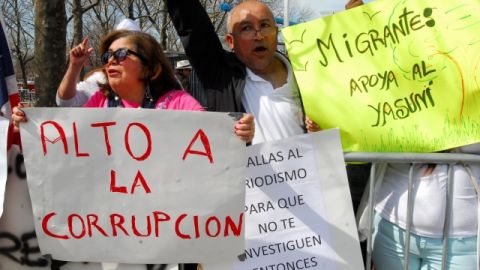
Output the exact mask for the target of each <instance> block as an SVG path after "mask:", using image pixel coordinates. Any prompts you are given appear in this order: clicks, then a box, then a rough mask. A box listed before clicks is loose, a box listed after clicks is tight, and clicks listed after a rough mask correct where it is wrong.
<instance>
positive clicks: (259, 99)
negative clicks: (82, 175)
mask: <svg viewBox="0 0 480 270" xmlns="http://www.w3.org/2000/svg"><path fill="white" fill-rule="evenodd" d="M165 3H166V8H167V11H168V13H169V15H170V18H171V20H172V22H173V25H174V27H175V29H176V31H177V33H178V35H179V36H180V39H181V41H182V43H183V47H184V49H185V53H186V56H187V58H188V60H185V61H179V62H178V63H177V65H176V68H175V69H174V68H173V67H172V66H171V64H170V63H169V61H168V60H167V58H166V57H165V55H164V53H163V49H162V48H161V46H160V44H159V43H158V42H157V41H156V40H155V39H154V38H153V37H152V36H150V35H149V34H146V33H143V32H141V31H140V29H139V28H138V27H133V28H132V25H131V23H130V24H128V25H127V30H125V28H123V29H117V30H114V31H112V32H111V33H109V34H107V35H106V36H105V37H104V38H103V40H102V42H101V44H100V48H99V52H100V55H101V61H102V64H103V65H102V66H101V67H99V68H97V69H94V70H93V71H92V72H90V74H88V75H87V79H86V80H85V81H83V82H81V83H78V84H77V82H78V79H79V75H80V72H81V70H82V67H83V66H84V64H85V62H86V61H87V59H88V57H89V56H90V55H91V53H92V51H93V48H90V47H89V44H88V39H85V40H84V41H83V42H82V43H81V44H79V45H77V46H76V47H74V48H73V49H72V50H71V51H70V56H69V57H70V61H69V66H68V69H67V71H66V73H65V76H64V78H63V80H62V82H61V84H60V86H59V87H58V91H57V104H58V105H59V106H66V107H79V106H83V107H125V108H137V107H141V108H146V109H167V110H199V111H201V110H204V107H202V106H201V105H200V103H199V102H198V101H197V100H195V98H193V97H192V96H191V95H190V94H189V93H188V92H187V91H185V90H183V89H189V87H190V85H189V82H188V79H189V78H190V76H191V74H190V72H191V70H192V69H193V70H194V71H195V73H196V74H197V76H198V79H199V81H200V82H201V84H202V86H203V89H204V91H205V93H206V97H207V100H206V102H207V104H206V109H207V110H209V111H217V112H241V113H243V114H244V116H243V117H242V118H241V119H240V120H239V121H238V122H236V124H235V127H234V130H235V134H236V135H237V136H238V137H239V139H241V140H243V141H245V142H246V144H250V143H251V144H258V143H262V142H268V141H273V140H278V139H284V138H288V137H291V136H295V135H298V134H302V133H306V132H315V131H319V130H320V129H321V127H319V126H318V125H317V124H316V123H315V122H314V121H312V120H311V119H310V118H309V117H308V115H305V111H304V109H303V105H302V104H303V103H302V97H301V95H300V91H299V89H298V86H297V83H296V81H295V77H294V74H293V71H292V67H291V64H290V63H289V60H288V58H287V57H286V56H285V55H283V54H282V53H279V52H278V51H277V40H278V39H277V36H278V28H277V26H276V23H275V19H274V16H273V13H272V11H271V10H270V9H269V7H268V6H267V5H266V4H264V3H262V2H259V1H244V2H241V3H240V4H238V5H236V6H235V7H234V8H233V9H232V10H231V11H230V12H229V15H228V19H227V34H226V37H225V39H226V43H227V45H228V47H229V48H230V50H229V51H226V50H224V49H223V47H222V43H221V42H220V40H219V38H218V36H217V34H216V31H215V29H214V27H213V25H212V23H211V21H210V18H209V17H208V14H207V12H206V11H205V9H204V8H203V6H202V5H201V3H200V1H198V0H165ZM362 4H363V2H362V1H361V0H350V1H349V2H348V3H347V4H346V8H353V7H357V6H360V5H362ZM92 83H93V84H92ZM13 113H14V115H13V120H14V123H15V125H16V126H17V127H18V126H19V124H20V123H21V122H25V121H27V118H26V116H25V114H24V113H23V111H22V110H21V107H16V108H14V109H13ZM451 151H452V152H464V153H474V154H480V144H478V143H477V144H473V145H467V146H464V147H459V148H456V149H452V150H451ZM470 168H471V169H469V170H467V169H466V167H465V166H463V165H455V166H454V167H453V177H454V181H453V183H454V188H453V197H452V198H453V199H452V211H451V212H452V215H451V216H450V218H449V220H448V222H449V228H450V229H449V231H448V256H447V257H446V265H447V269H451V270H456V269H458V270H460V269H462V270H468V269H477V268H476V267H477V266H476V265H478V262H477V252H478V247H477V242H478V238H477V227H478V217H477V215H478V209H479V208H478V194H477V192H478V191H476V190H475V188H474V185H473V184H472V181H476V182H477V183H478V182H480V181H479V176H480V167H478V166H470ZM413 170H414V173H413V177H414V188H413V194H414V205H415V207H414V209H413V218H412V220H411V223H412V234H411V236H410V237H411V240H410V256H409V257H410V259H409V266H408V269H413V270H415V269H418V270H421V269H440V265H441V263H442V255H443V239H442V238H443V228H444V224H445V211H446V209H445V208H446V196H444V195H442V194H446V192H445V191H446V179H447V177H448V173H449V172H448V171H447V166H446V165H436V166H435V165H431V164H416V165H414V168H413ZM409 171H410V165H404V164H388V165H387V166H386V167H385V168H384V174H383V177H382V179H383V181H382V182H378V183H381V184H379V187H378V188H377V189H376V190H377V192H376V202H375V223H374V235H373V242H374V245H373V264H374V266H375V269H377V270H383V269H389V270H396V269H404V266H403V256H404V249H405V245H404V239H405V229H406V222H407V218H406V216H405V214H406V208H407V206H406V205H407V190H408V177H409ZM360 189H361V191H363V186H361V187H360ZM352 192H355V191H352ZM360 214H361V213H360ZM188 267H190V268H191V269H194V268H196V267H197V266H196V265H189V266H187V269H188Z"/></svg>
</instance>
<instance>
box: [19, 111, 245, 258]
mask: <svg viewBox="0 0 480 270" xmlns="http://www.w3.org/2000/svg"><path fill="white" fill-rule="evenodd" d="M25 112H26V114H27V118H28V122H27V123H26V124H22V125H21V136H22V142H23V148H24V156H25V166H26V170H27V176H28V177H27V179H28V186H29V192H30V196H31V199H32V206H33V214H34V219H35V230H36V233H37V237H38V240H39V244H40V249H41V251H42V253H43V254H52V256H53V258H55V259H59V260H65V261H89V262H103V261H105V262H124V263H169V262H195V261H213V260H218V259H219V258H232V257H234V256H236V255H238V254H239V253H241V252H242V251H243V248H244V240H243V210H244V209H243V207H244V203H245V202H244V199H245V188H244V185H245V182H244V177H245V173H244V172H245V165H244V160H245V159H244V155H245V144H244V143H243V142H242V141H241V140H240V139H238V138H237V137H236V136H235V135H234V133H233V125H234V120H233V118H232V117H230V116H228V115H227V114H226V113H209V112H186V111H165V110H138V109H117V108H115V109H82V108H78V109H66V108H62V109H56V108H28V109H25Z"/></svg>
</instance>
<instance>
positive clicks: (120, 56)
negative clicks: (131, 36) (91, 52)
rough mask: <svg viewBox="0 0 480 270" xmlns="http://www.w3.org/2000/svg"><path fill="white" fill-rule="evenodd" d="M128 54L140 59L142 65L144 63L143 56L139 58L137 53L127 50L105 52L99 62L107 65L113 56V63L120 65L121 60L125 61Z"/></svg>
mask: <svg viewBox="0 0 480 270" xmlns="http://www.w3.org/2000/svg"><path fill="white" fill-rule="evenodd" d="M129 54H132V55H135V56H136V57H138V58H140V60H141V61H142V63H144V64H145V63H146V60H145V58H144V57H143V56H141V55H140V54H138V53H137V52H134V51H132V50H129V49H127V48H120V49H118V50H116V51H114V52H111V51H106V52H104V53H103V54H102V58H101V61H102V64H103V65H105V64H106V63H108V60H109V59H110V57H112V56H113V58H114V59H115V61H117V63H120V62H122V61H123V60H125V58H127V55H129Z"/></svg>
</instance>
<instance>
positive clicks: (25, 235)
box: [0, 145, 177, 270]
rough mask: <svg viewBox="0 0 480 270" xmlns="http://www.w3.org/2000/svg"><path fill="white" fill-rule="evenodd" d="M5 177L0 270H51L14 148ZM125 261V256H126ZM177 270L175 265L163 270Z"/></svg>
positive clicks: (129, 269)
mask: <svg viewBox="0 0 480 270" xmlns="http://www.w3.org/2000/svg"><path fill="white" fill-rule="evenodd" d="M7 159H8V177H7V185H6V188H5V201H4V207H3V209H4V210H3V215H2V217H1V218H0V269H8V270H51V269H58V268H55V266H52V262H51V260H50V259H49V258H47V257H45V256H42V255H41V254H40V249H39V247H38V240H37V237H36V234H35V227H34V224H33V212H32V205H31V202H30V196H29V195H28V187H27V181H26V174H25V166H24V163H23V155H22V153H21V152H20V150H19V148H18V147H17V146H16V145H13V146H12V147H11V148H10V149H9V150H8V156H7ZM127 257H128V255H127ZM56 264H57V266H56V267H60V269H62V270H63V269H68V270H106V269H105V268H103V267H102V264H100V263H91V262H64V261H62V262H56ZM161 267H162V266H161V265H153V264H148V265H145V264H119V265H118V266H117V267H116V268H114V270H155V269H156V270H159V269H163V268H161ZM174 269H177V267H176V264H171V265H168V266H167V268H165V270H174Z"/></svg>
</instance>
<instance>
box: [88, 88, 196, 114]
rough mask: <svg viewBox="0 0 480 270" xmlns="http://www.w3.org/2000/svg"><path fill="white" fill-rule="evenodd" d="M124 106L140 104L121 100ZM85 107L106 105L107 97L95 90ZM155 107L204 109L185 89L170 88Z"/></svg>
mask: <svg viewBox="0 0 480 270" xmlns="http://www.w3.org/2000/svg"><path fill="white" fill-rule="evenodd" d="M122 104H123V107H125V108H138V107H140V104H138V103H136V102H129V101H126V100H122ZM83 107H85V108H102V107H108V99H107V97H106V96H105V95H104V94H103V93H102V92H101V91H97V92H95V94H93V96H92V97H91V98H90V99H89V100H88V101H87V103H85V105H83ZM155 109H164V110H187V111H204V110H205V109H204V108H203V107H202V105H200V103H199V102H198V101H197V100H196V99H195V98H194V97H192V96H191V95H190V94H189V93H188V92H186V91H185V90H170V91H168V92H167V93H166V94H165V95H163V96H161V97H160V98H159V99H158V100H157V102H156V103H155Z"/></svg>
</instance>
